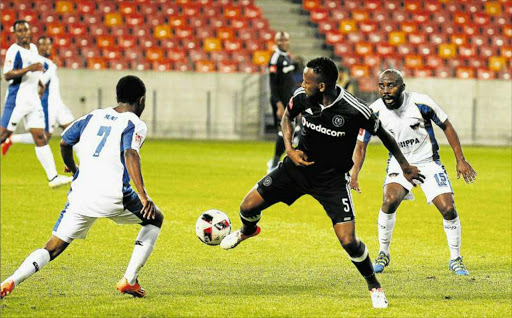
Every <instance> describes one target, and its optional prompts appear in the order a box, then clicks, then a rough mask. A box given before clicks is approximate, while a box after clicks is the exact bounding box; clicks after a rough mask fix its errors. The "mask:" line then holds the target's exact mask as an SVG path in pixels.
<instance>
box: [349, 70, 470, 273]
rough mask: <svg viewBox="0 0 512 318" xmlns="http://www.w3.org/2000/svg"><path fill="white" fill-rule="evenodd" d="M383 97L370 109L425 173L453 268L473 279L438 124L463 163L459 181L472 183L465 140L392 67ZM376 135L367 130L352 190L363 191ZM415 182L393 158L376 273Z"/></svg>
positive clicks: (385, 75) (384, 76)
mask: <svg viewBox="0 0 512 318" xmlns="http://www.w3.org/2000/svg"><path fill="white" fill-rule="evenodd" d="M379 95H380V97H381V98H380V99H378V100H377V101H375V102H374V103H373V104H372V105H370V107H371V108H372V110H373V111H374V113H375V114H376V115H377V116H378V117H379V119H380V122H381V123H382V125H383V126H384V128H385V129H386V130H387V131H389V132H390V133H391V134H392V135H393V136H394V137H395V139H396V141H397V143H398V145H399V146H400V148H401V150H402V152H403V154H404V156H405V157H406V158H407V160H408V161H409V162H410V163H411V164H413V165H415V166H417V167H418V168H419V169H420V170H421V172H422V173H423V174H424V175H425V181H424V182H423V183H422V184H421V188H422V190H423V192H424V193H425V196H426V197H427V202H428V203H429V204H434V205H435V206H436V208H437V209H438V210H439V212H441V215H442V217H443V227H444V231H445V233H446V238H447V241H448V247H449V250H450V261H449V263H448V267H449V269H450V270H452V271H453V272H454V273H455V274H457V275H469V272H468V270H467V269H466V267H465V266H464V263H463V262H462V257H461V255H460V245H461V225H460V220H459V216H458V214H457V211H456V209H455V203H454V197H453V189H452V186H451V184H450V180H449V178H448V174H447V173H446V171H445V169H444V166H443V165H442V164H441V162H440V161H439V153H438V149H439V146H438V144H437V141H436V138H435V136H434V130H433V127H432V122H434V123H435V124H436V125H437V126H439V127H440V128H441V129H442V130H443V131H444V133H445V135H446V138H447V139H448V142H449V143H450V146H451V147H452V149H453V152H454V154H455V158H456V159H457V168H456V169H457V178H459V177H460V176H461V175H462V177H463V178H464V180H465V181H466V182H467V183H471V182H473V181H474V180H475V178H476V172H475V170H473V168H472V167H471V165H470V164H469V162H467V161H466V158H465V157H464V154H463V152H462V147H461V145H460V141H459V137H458V136H457V132H456V131H455V129H454V128H453V126H452V124H451V123H450V121H449V120H448V116H447V115H446V113H445V112H444V111H443V110H442V109H441V108H440V107H439V106H438V105H437V104H436V103H435V102H434V101H433V100H432V99H431V98H430V97H429V96H427V95H425V94H420V93H415V92H405V83H404V81H403V78H402V74H401V73H400V72H399V71H397V70H394V69H388V70H385V71H384V72H382V73H381V75H380V76H379ZM369 140H370V134H369V133H367V132H365V131H361V132H360V134H359V137H358V142H357V146H356V149H355V151H354V168H353V170H352V175H351V182H350V186H351V188H352V189H354V190H356V191H358V192H360V189H359V184H358V175H359V172H360V170H361V167H362V164H363V162H364V158H365V155H366V147H367V144H368V142H369ZM412 187H413V184H412V183H410V182H408V181H407V180H406V179H405V178H404V176H403V174H402V171H401V170H400V167H399V166H398V164H397V162H396V159H395V158H394V157H393V156H392V155H390V158H389V160H388V167H387V175H386V179H385V181H384V195H383V202H382V207H381V209H380V211H379V217H378V221H377V224H378V235H379V245H380V250H379V255H378V256H377V259H376V260H375V262H374V269H375V272H376V273H381V272H383V271H384V268H385V267H386V266H388V265H389V263H390V253H389V245H390V243H391V236H392V234H393V227H394V225H395V222H396V213H395V212H396V210H397V208H398V206H399V205H400V203H401V202H402V200H412V199H414V196H413V195H412V193H411V192H410V191H411V189H412Z"/></svg>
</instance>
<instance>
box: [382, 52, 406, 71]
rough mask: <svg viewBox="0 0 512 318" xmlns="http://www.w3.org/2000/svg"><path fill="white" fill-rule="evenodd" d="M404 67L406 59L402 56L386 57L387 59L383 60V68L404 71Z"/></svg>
mask: <svg viewBox="0 0 512 318" xmlns="http://www.w3.org/2000/svg"><path fill="white" fill-rule="evenodd" d="M403 66H404V58H403V57H402V56H401V55H397V54H391V55H388V56H386V58H385V59H383V60H382V68H383V69H387V68H396V69H402V68H403Z"/></svg>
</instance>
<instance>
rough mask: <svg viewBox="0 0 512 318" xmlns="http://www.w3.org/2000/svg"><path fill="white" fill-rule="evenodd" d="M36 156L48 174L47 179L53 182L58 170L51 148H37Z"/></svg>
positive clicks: (47, 146)
mask: <svg viewBox="0 0 512 318" xmlns="http://www.w3.org/2000/svg"><path fill="white" fill-rule="evenodd" d="M36 156H37V159H39V162H40V163H41V165H42V166H43V168H44V171H45V172H46V177H47V178H48V180H49V181H51V180H52V179H53V178H55V177H56V176H57V168H56V167H55V160H53V153H52V150H51V149H50V146H49V145H46V146H42V147H36Z"/></svg>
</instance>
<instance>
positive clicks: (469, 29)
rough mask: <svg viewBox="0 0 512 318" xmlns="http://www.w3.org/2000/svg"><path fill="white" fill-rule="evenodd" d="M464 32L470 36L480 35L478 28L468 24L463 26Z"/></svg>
mask: <svg viewBox="0 0 512 318" xmlns="http://www.w3.org/2000/svg"><path fill="white" fill-rule="evenodd" d="M462 32H463V33H464V34H466V35H468V36H473V35H475V34H477V33H478V26H477V25H475V24H472V23H466V24H464V25H463V26H462Z"/></svg>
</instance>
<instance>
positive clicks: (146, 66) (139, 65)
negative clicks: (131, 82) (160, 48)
mask: <svg viewBox="0 0 512 318" xmlns="http://www.w3.org/2000/svg"><path fill="white" fill-rule="evenodd" d="M130 69H132V70H136V71H148V70H150V69H151V62H149V61H144V60H133V61H130Z"/></svg>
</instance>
